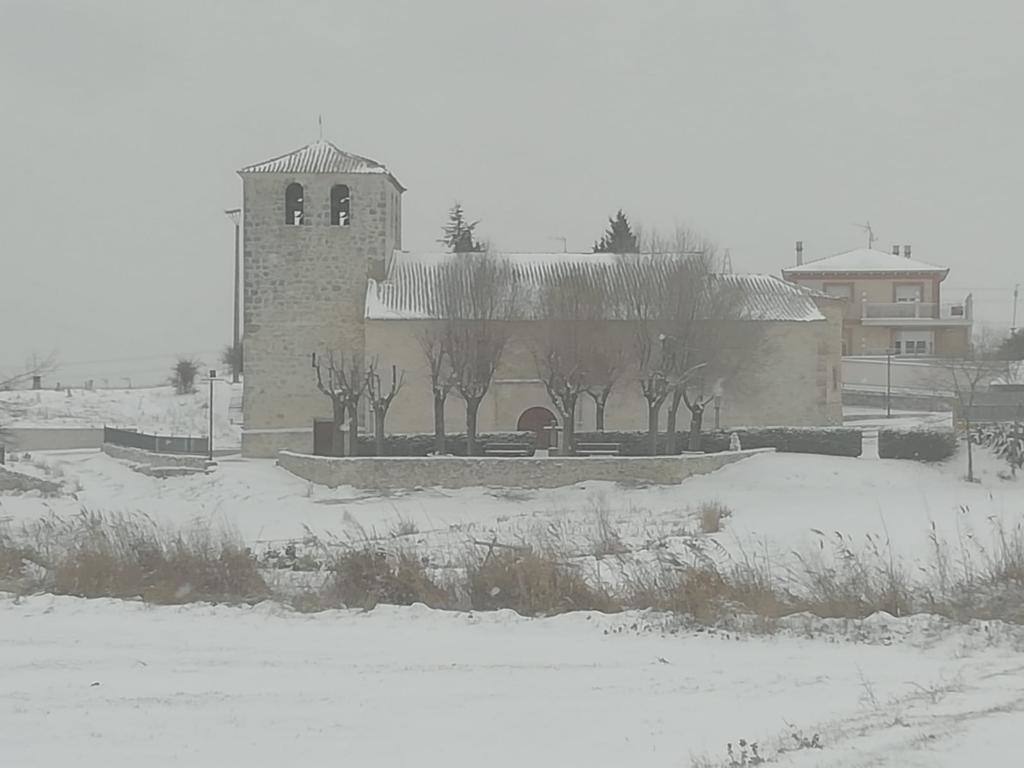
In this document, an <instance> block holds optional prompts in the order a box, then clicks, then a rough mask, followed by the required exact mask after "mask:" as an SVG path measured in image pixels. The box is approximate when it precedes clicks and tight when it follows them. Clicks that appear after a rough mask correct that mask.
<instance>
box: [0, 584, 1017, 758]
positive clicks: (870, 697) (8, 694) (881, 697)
mask: <svg viewBox="0 0 1024 768" xmlns="http://www.w3.org/2000/svg"><path fill="white" fill-rule="evenodd" d="M632 621H635V619H631V618H629V617H622V616H620V617H605V616H600V615H585V614H575V615H567V616H562V617H558V618H555V619H545V620H528V619H521V618H519V617H517V616H515V615H514V614H510V613H506V612H501V613H497V614H482V615H477V616H472V615H467V614H456V613H442V612H435V611H430V610H428V609H426V608H421V607H416V606H414V607H412V608H405V609H402V608H379V609H378V610H376V611H373V612H371V613H368V614H359V613H347V612H341V613H338V612H332V613H327V614H320V615H315V616H297V615H290V614H282V613H280V611H279V609H276V608H273V607H264V606H260V607H257V608H254V609H244V608H243V609H233V608H224V607H220V608H215V607H208V606H191V607H184V608H147V607H145V606H143V605H141V604H138V603H118V602H116V601H108V600H95V601H84V600H77V599H73V598H52V597H35V598H30V599H28V600H24V601H22V602H21V603H20V604H16V603H14V602H13V601H12V600H10V599H0V647H2V648H3V653H0V685H2V688H0V745H2V750H3V755H2V760H0V763H2V764H3V765H5V766H6V765H10V766H17V767H18V768H42V767H43V766H54V765H77V766H81V768H98V767H100V766H102V768H117V767H118V766H137V765H147V766H172V765H187V766H189V767H190V768H198V767H200V766H218V768H220V767H221V766H225V765H245V766H247V768H259V767H260V766H279V765H285V764H290V763H292V762H294V761H295V760H301V761H302V762H304V763H307V762H308V763H310V764H326V763H328V762H329V763H331V764H344V765H350V764H362V763H372V764H374V765H379V766H399V765H413V764H415V765H424V766H433V765H444V766H470V765H472V766H479V765H481V764H483V765H487V766H493V767H495V768H497V767H500V766H516V767H517V768H519V767H520V766H522V765H523V764H531V763H532V764H536V765H566V766H571V765H586V766H588V768H591V767H596V766H623V765H631V766H689V765H691V759H692V758H693V757H694V756H697V755H701V754H707V755H708V756H709V757H712V758H714V760H715V761H721V760H723V759H724V757H725V745H726V743H727V742H733V743H736V742H737V741H738V740H739V739H748V740H755V741H760V742H761V744H763V745H764V746H765V749H766V750H768V749H771V748H772V745H775V744H777V743H778V742H779V740H780V739H781V741H782V742H785V741H789V740H790V739H791V737H790V736H788V735H787V734H788V732H789V726H788V725H787V724H792V726H793V727H795V728H797V729H798V730H799V731H800V732H801V733H803V734H804V735H805V736H806V737H810V736H812V735H813V734H814V733H820V734H821V739H822V742H823V744H824V749H821V750H817V749H815V750H801V751H796V752H792V753H788V754H786V755H783V756H782V759H781V760H780V762H779V763H778V764H780V765H792V766H812V765H815V766H849V767H850V768H852V767H853V766H868V765H872V766H894V767H895V766H918V765H920V766H926V765H927V766H940V767H943V768H944V767H945V766H967V765H970V766H975V765H990V764H991V765H995V764H1000V765H1009V764H1012V762H1011V763H1007V762H1005V760H1004V761H995V760H993V761H992V762H988V761H987V760H986V759H985V757H986V756H993V757H994V756H996V755H1000V754H1002V755H1005V756H1009V755H1011V754H1015V753H1016V752H1017V750H1016V747H1015V745H1016V744H1017V742H1018V739H1019V732H1020V728H1021V727H1022V726H1024V717H1022V714H1021V707H1022V703H1024V675H1022V674H1020V671H1021V668H1022V666H1024V656H1022V655H1019V654H1014V653H1012V652H1010V651H1008V650H1005V649H1001V648H1000V647H999V646H993V647H990V648H984V647H977V648H974V649H973V650H968V651H965V646H964V645H963V643H962V642H960V640H962V639H963V638H960V639H959V640H958V639H957V638H950V639H947V640H945V641H942V642H938V643H934V642H933V643H931V644H928V645H927V647H923V646H922V647H914V646H912V645H909V644H902V643H897V644H894V645H889V646H886V645H882V644H876V645H858V644H852V643H847V642H827V641H825V640H821V639H819V640H804V639H793V638H787V637H785V636H780V637H774V638H746V639H735V638H729V637H725V636H709V635H707V634H681V635H678V636H662V635H659V634H656V633H643V632H641V633H637V632H633V631H630V630H629V629H628V628H627V629H626V630H625V631H622V632H617V631H614V630H615V628H616V627H620V626H622V625H623V623H624V622H625V623H626V624H627V625H628V624H629V623H630V622H632ZM604 630H612V631H610V632H606V631H604ZM711 764H712V765H714V764H721V763H720V762H717V763H711Z"/></svg>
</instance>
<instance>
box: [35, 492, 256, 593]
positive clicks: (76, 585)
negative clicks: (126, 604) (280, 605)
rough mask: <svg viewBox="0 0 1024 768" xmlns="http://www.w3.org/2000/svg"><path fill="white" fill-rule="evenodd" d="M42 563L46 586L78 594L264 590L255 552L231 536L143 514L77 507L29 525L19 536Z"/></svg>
mask: <svg viewBox="0 0 1024 768" xmlns="http://www.w3.org/2000/svg"><path fill="white" fill-rule="evenodd" d="M18 539H19V543H20V546H21V547H22V548H23V550H25V551H28V552H29V553H31V556H30V557H26V559H30V560H32V561H33V562H35V563H37V564H38V565H40V566H41V567H43V568H45V570H46V573H47V576H46V579H47V584H46V588H47V589H48V590H49V591H51V592H53V593H55V594H63V595H75V596H77V597H120V598H133V597H141V598H142V599H143V600H146V601H149V602H154V603H187V602H197V601H209V602H254V601H257V600H260V599H262V598H264V597H267V596H268V595H269V590H268V588H267V585H266V583H265V582H264V581H263V578H262V577H261V576H260V573H259V570H258V566H257V562H256V558H255V557H253V556H252V553H250V552H249V551H248V550H247V549H246V548H245V547H243V546H242V545H241V544H240V543H239V542H238V541H237V540H236V539H235V538H234V537H232V536H229V535H227V534H219V533H215V532H214V531H212V530H211V529H210V528H208V527H196V528H193V529H190V530H187V531H183V532H180V533H176V534H173V535H171V534H166V533H164V532H162V531H160V530H159V529H158V528H157V526H156V525H155V524H153V522H152V521H151V520H149V519H148V518H145V517H142V516H110V517H106V516H103V515H99V514H95V513H90V512H82V513H81V514H79V515H75V516H74V517H72V518H69V519H58V518H50V519H47V520H42V521H39V522H36V523H33V524H31V525H29V526H27V527H26V528H25V529H24V530H23V531H22V532H21V534H20V535H19V537H18Z"/></svg>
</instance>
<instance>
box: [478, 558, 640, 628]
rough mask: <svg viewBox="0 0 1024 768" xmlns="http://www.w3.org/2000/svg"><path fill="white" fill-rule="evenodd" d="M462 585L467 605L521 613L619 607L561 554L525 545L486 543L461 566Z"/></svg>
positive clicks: (547, 614) (540, 614)
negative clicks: (480, 554) (487, 545)
mask: <svg viewBox="0 0 1024 768" xmlns="http://www.w3.org/2000/svg"><path fill="white" fill-rule="evenodd" d="M465 587H466V591H467V593H468V596H469V603H470V605H471V606H472V607H473V609H474V610H481V611H488V610H495V609H498V608H511V609H512V610H514V611H516V612H517V613H520V614H522V615H524V616H551V615H554V614H557V613H565V612H566V611H605V612H614V611H618V610H621V607H622V606H621V604H620V603H619V602H618V601H617V599H616V598H615V597H614V596H613V595H611V594H609V593H608V592H606V591H605V590H604V589H602V588H600V587H596V586H593V585H591V584H590V583H589V582H588V581H587V579H586V578H584V576H583V574H582V573H581V571H580V569H579V567H578V566H577V565H575V564H573V563H570V562H567V561H566V560H565V559H564V556H563V555H561V554H559V553H557V552H553V551H542V550H537V549H533V548H531V547H507V548H506V547H502V548H496V547H491V548H490V549H489V550H488V551H487V554H486V555H484V557H483V558H482V559H477V560H474V561H471V562H470V563H469V565H468V566H467V568H466V585H465Z"/></svg>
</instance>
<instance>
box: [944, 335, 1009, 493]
mask: <svg viewBox="0 0 1024 768" xmlns="http://www.w3.org/2000/svg"><path fill="white" fill-rule="evenodd" d="M997 358H998V355H997V354H996V348H995V345H994V344H993V343H992V341H991V339H990V338H988V337H985V336H983V337H982V339H980V340H978V341H977V342H975V343H974V344H973V345H972V346H971V348H970V350H969V351H968V353H967V354H965V355H964V356H963V357H959V358H957V357H950V358H945V359H944V360H943V361H942V366H943V369H944V371H945V373H946V375H947V376H948V380H949V381H950V382H951V383H952V386H953V394H954V396H955V397H956V401H957V406H958V409H957V410H958V411H959V416H960V420H961V421H962V422H963V425H964V439H965V440H966V441H967V481H968V482H971V483H973V482H974V481H975V478H974V429H973V427H974V422H973V413H972V412H973V410H974V403H975V399H976V397H977V394H978V392H980V391H984V390H985V389H987V388H988V384H989V382H991V381H992V379H994V378H996V377H997V376H999V375H1001V374H1005V373H1006V371H1007V362H1006V361H1005V360H999V359H997Z"/></svg>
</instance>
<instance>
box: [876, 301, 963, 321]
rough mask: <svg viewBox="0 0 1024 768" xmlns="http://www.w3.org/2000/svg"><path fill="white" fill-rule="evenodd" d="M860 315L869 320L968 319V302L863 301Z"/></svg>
mask: <svg viewBox="0 0 1024 768" xmlns="http://www.w3.org/2000/svg"><path fill="white" fill-rule="evenodd" d="M861 306H862V308H863V314H862V315H861V317H863V318H864V319H866V320H867V319H870V320H964V321H967V320H970V316H971V313H970V304H969V303H968V302H958V303H952V304H932V303H929V302H923V301H897V302H889V303H885V304H872V303H869V302H864V303H863V304H862V305H861Z"/></svg>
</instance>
